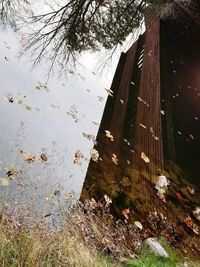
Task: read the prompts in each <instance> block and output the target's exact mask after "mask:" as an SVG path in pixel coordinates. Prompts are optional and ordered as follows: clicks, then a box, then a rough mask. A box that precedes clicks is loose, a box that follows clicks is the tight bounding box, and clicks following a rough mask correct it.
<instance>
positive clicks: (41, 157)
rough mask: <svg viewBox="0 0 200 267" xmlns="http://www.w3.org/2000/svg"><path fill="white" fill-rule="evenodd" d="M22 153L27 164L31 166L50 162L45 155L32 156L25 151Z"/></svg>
mask: <svg viewBox="0 0 200 267" xmlns="http://www.w3.org/2000/svg"><path fill="white" fill-rule="evenodd" d="M20 153H21V154H22V155H23V156H24V159H25V162H27V163H29V164H31V163H33V162H35V161H42V162H46V161H47V160H48V159H47V156H46V154H44V153H42V154H40V155H39V156H38V155H34V154H31V153H29V152H27V151H25V150H21V151H20Z"/></svg>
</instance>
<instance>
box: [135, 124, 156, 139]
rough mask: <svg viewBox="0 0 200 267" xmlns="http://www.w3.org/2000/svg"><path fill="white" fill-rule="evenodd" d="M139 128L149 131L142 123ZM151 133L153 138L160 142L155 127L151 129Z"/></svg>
mask: <svg viewBox="0 0 200 267" xmlns="http://www.w3.org/2000/svg"><path fill="white" fill-rule="evenodd" d="M139 126H140V127H142V128H144V129H147V127H146V125H144V124H142V123H139ZM149 131H150V133H151V136H152V137H153V138H154V139H155V140H156V141H158V140H159V138H158V136H157V135H156V134H155V133H154V130H153V127H150V129H149Z"/></svg>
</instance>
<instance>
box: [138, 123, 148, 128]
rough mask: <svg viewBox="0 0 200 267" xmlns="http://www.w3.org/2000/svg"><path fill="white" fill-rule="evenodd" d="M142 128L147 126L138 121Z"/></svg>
mask: <svg viewBox="0 0 200 267" xmlns="http://www.w3.org/2000/svg"><path fill="white" fill-rule="evenodd" d="M139 125H140V126H141V127H142V128H144V129H146V128H147V127H146V126H145V125H144V124H142V123H140V124H139Z"/></svg>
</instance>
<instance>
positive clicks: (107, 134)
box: [105, 130, 114, 142]
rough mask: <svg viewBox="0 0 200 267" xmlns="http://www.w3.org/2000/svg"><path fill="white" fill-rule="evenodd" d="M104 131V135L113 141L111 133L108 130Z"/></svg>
mask: <svg viewBox="0 0 200 267" xmlns="http://www.w3.org/2000/svg"><path fill="white" fill-rule="evenodd" d="M105 133H106V137H108V138H109V139H110V140H111V141H112V142H113V141H114V137H113V135H112V134H111V132H110V131H109V130H105Z"/></svg>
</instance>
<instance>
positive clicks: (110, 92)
mask: <svg viewBox="0 0 200 267" xmlns="http://www.w3.org/2000/svg"><path fill="white" fill-rule="evenodd" d="M105 90H106V92H107V93H108V95H109V96H111V97H113V91H112V90H111V89H106V88H105Z"/></svg>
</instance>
